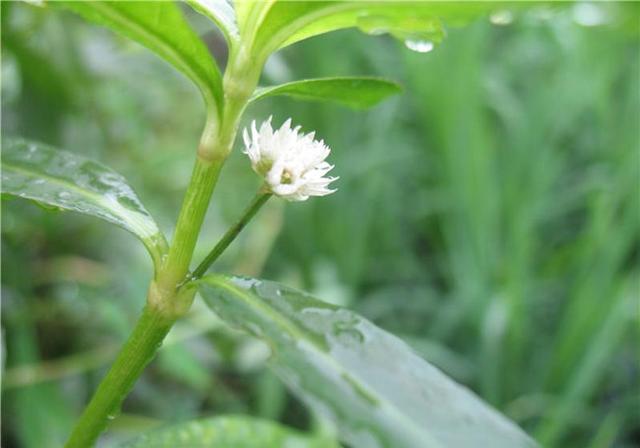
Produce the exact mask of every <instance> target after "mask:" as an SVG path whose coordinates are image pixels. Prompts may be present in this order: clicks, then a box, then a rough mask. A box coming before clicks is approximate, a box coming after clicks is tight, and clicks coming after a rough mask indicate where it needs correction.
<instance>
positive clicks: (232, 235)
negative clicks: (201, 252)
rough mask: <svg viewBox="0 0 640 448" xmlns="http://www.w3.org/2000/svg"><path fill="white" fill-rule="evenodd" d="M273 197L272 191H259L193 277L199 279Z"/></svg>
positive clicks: (194, 272)
mask: <svg viewBox="0 0 640 448" xmlns="http://www.w3.org/2000/svg"><path fill="white" fill-rule="evenodd" d="M270 197H271V193H265V192H264V191H262V189H261V191H259V192H258V193H257V194H256V195H255V197H254V198H253V200H252V201H251V203H250V204H249V206H247V208H246V209H245V211H244V213H243V214H242V217H241V218H240V219H239V220H238V221H236V223H235V224H234V225H233V226H231V227H230V228H229V230H227V232H226V233H225V234H224V235H223V236H222V238H221V239H220V241H218V243H217V244H216V245H215V247H214V248H213V249H212V250H211V252H209V254H208V255H207V256H206V257H205V258H204V260H202V262H201V263H200V264H199V265H198V267H197V268H196V269H195V270H194V271H193V273H192V274H191V279H193V280H197V279H199V278H200V277H202V276H203V275H204V274H205V273H206V272H207V269H209V267H210V266H211V265H212V264H213V263H214V262H215V261H216V260H217V259H218V257H220V255H222V253H223V252H224V251H225V249H226V248H227V247H229V244H231V243H232V242H233V240H235V239H236V237H237V236H238V234H239V233H240V232H241V231H242V229H244V227H245V226H246V225H247V223H248V222H249V221H251V219H252V218H253V217H254V216H255V214H256V213H257V212H258V210H260V208H261V207H262V206H263V205H264V204H265V203H266V202H267V201H268V200H269V198H270Z"/></svg>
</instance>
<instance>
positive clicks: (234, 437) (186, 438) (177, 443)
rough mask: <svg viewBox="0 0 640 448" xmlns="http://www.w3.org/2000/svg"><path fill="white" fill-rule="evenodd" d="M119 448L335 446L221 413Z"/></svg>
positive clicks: (270, 424) (283, 428) (158, 431)
mask: <svg viewBox="0 0 640 448" xmlns="http://www.w3.org/2000/svg"><path fill="white" fill-rule="evenodd" d="M120 446H121V447H122V448H147V447H154V448H193V447H198V448H208V447H211V448H217V447H228V448H231V447H233V448H254V447H257V446H259V447H263V448H282V447H296V448H332V447H334V448H337V446H338V445H337V444H336V443H335V442H332V441H330V440H327V439H326V438H324V437H323V438H319V437H312V436H309V435H306V434H303V433H302V432H300V431H296V430H294V429H291V428H287V427H286V426H283V425H280V424H278V423H275V422H271V421H268V420H262V419H258V418H252V417H246V416H222V417H215V418H210V419H204V420H196V421H191V422H186V423H181V424H177V425H172V426H169V427H166V428H160V429H156V430H153V431H149V432H148V433H147V434H143V435H142V436H140V437H137V438H135V439H134V440H132V441H130V442H127V443H124V444H122V445H120Z"/></svg>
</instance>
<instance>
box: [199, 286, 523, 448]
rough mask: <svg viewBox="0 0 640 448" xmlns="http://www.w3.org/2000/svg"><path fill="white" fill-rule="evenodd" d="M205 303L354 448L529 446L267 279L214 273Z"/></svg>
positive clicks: (384, 344) (373, 341) (389, 342)
mask: <svg viewBox="0 0 640 448" xmlns="http://www.w3.org/2000/svg"><path fill="white" fill-rule="evenodd" d="M199 283H200V290H201V293H202V295H203V297H204V299H205V301H206V303H207V304H208V305H209V306H210V307H211V308H212V309H213V310H214V311H215V312H216V313H217V314H218V315H219V316H220V317H221V318H223V319H224V320H226V321H227V322H228V323H230V324H232V325H235V326H237V327H240V328H242V329H244V330H246V331H248V332H250V333H252V334H253V335H255V336H257V337H259V338H261V339H263V340H265V341H266V342H267V343H268V344H269V345H270V346H271V348H272V351H273V357H272V359H271V363H272V366H273V367H274V369H275V370H276V372H277V373H278V374H279V375H280V377H281V378H282V379H283V380H284V381H285V382H286V383H287V384H288V385H289V386H290V388H291V389H292V390H293V391H294V393H297V394H298V395H299V396H300V397H301V398H302V399H303V400H305V402H306V403H307V404H308V405H310V406H311V407H312V408H314V409H315V410H317V411H318V412H320V413H322V414H324V415H326V416H327V417H328V418H330V419H332V420H333V421H334V422H335V423H336V424H337V425H338V427H339V429H340V431H341V436H342V439H343V440H344V441H345V442H346V443H348V444H350V445H351V446H354V447H367V448H368V447H378V446H384V447H394V448H401V447H442V448H445V447H446V448H455V447H475V446H478V447H480V446H482V447H485V446H486V447H492V448H502V447H503V448H518V447H534V446H536V445H535V443H534V442H533V441H532V440H531V439H530V438H529V437H528V436H527V435H526V434H525V433H524V432H522V431H521V430H520V429H519V428H518V427H517V426H516V425H514V424H513V423H511V422H510V421H509V420H507V419H506V418H505V417H503V416H502V415H500V414H499V413H498V412H496V411H495V410H494V409H492V408H491V407H490V406H488V405H487V404H484V403H483V402H482V401H481V400H480V399H479V398H477V397H476V396H475V395H474V394H473V393H471V392H470V391H469V390H467V389H466V388H464V387H462V386H460V385H458V384H457V383H455V382H454V381H452V380H451V379H449V378H448V377H447V376H445V375H444V374H443V373H442V372H440V371H439V370H438V369H436V368H435V367H433V366H432V365H430V364H429V363H428V362H426V361H425V360H423V359H422V358H420V357H419V356H417V355H416V354H415V352H413V351H412V350H411V349H410V348H409V347H408V346H407V345H406V344H405V343H404V342H403V341H401V340H400V339H398V338H397V337H395V336H393V335H391V334H389V333H387V332H385V331H383V330H381V329H380V328H377V327H376V326H375V325H373V324H372V323H370V322H369V321H367V320H366V319H364V318H362V317H360V316H358V315H357V314H355V313H353V312H351V311H348V310H346V309H343V308H339V307H336V306H333V305H329V304H327V303H324V302H321V301H319V300H317V299H315V298H313V297H311V296H310V295H308V294H305V293H303V292H300V291H297V290H295V289H292V288H288V287H284V286H282V285H279V284H277V283H274V282H267V281H260V280H253V279H242V278H236V277H234V278H230V277H225V276H219V275H211V276H207V277H205V278H203V279H202V280H200V282H199Z"/></svg>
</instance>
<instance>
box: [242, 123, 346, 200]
mask: <svg viewBox="0 0 640 448" xmlns="http://www.w3.org/2000/svg"><path fill="white" fill-rule="evenodd" d="M299 130H300V126H296V127H295V128H293V129H291V119H288V120H287V121H285V122H284V123H283V125H282V126H280V129H277V130H273V128H272V127H271V117H269V119H268V120H267V121H265V122H264V123H262V125H260V130H258V129H257V128H256V122H255V121H254V122H253V123H251V133H249V131H248V130H247V129H245V130H244V133H243V137H244V144H245V149H244V153H245V154H247V155H248V156H249V159H250V160H251V167H252V168H253V170H254V171H255V172H256V173H258V174H259V175H261V176H263V177H264V179H265V183H266V185H267V188H268V189H269V191H270V192H271V193H273V194H275V195H277V196H281V197H283V198H284V199H286V200H288V201H306V200H307V199H308V198H309V196H325V195H327V194H331V193H333V192H334V191H336V190H331V189H330V188H328V187H329V184H330V183H331V182H333V181H334V180H336V179H338V178H337V177H325V175H326V174H327V173H328V172H329V171H331V170H332V169H333V165H329V164H328V163H327V162H326V161H325V159H326V158H327V156H328V155H329V154H330V153H331V150H330V149H329V148H328V147H327V145H325V144H324V142H323V141H322V140H319V141H318V140H314V138H313V137H314V136H315V133H314V132H311V133H309V134H302V133H300V132H299Z"/></svg>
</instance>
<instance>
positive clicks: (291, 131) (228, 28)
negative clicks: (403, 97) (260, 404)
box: [2, 0, 535, 448]
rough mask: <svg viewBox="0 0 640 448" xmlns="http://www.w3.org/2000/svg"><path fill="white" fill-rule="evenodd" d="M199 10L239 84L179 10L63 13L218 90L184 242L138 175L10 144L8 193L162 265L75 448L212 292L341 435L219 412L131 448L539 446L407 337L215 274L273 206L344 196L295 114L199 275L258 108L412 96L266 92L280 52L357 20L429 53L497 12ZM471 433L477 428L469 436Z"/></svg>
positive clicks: (118, 5)
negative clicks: (161, 446) (98, 227)
mask: <svg viewBox="0 0 640 448" xmlns="http://www.w3.org/2000/svg"><path fill="white" fill-rule="evenodd" d="M188 3H189V4H190V5H191V6H193V8H194V9H195V10H196V11H198V12H200V13H202V14H204V15H205V16H206V17H208V18H209V19H211V20H212V21H213V22H214V23H215V24H216V25H217V26H218V27H219V29H220V30H221V32H222V33H223V35H224V37H225V39H226V41H227V45H228V49H229V58H228V61H227V64H226V68H225V71H224V75H223V74H221V73H220V70H219V68H218V64H217V62H216V61H215V60H214V59H213V58H212V57H211V56H210V54H209V52H208V50H207V48H206V47H205V46H204V44H203V43H202V42H201V41H200V39H199V37H198V36H197V35H196V34H195V32H194V31H193V30H192V29H191V28H190V26H189V25H188V23H187V22H186V21H185V20H184V18H183V16H182V13H181V11H180V9H179V8H178V6H177V5H176V4H174V3H173V2H166V1H162V2H101V1H91V2H54V3H52V4H51V6H52V7H61V8H66V9H69V10H71V11H73V12H75V13H77V14H79V15H81V16H82V17H84V18H85V19H87V20H89V21H91V22H95V23H97V24H100V25H103V26H106V27H108V28H111V29H113V30H114V31H116V32H118V33H120V34H122V35H124V36H126V37H128V38H130V39H133V40H135V41H137V42H139V43H141V44H142V45H144V46H146V47H148V48H149V49H150V50H152V51H154V52H155V53H157V54H158V55H159V56H160V57H162V58H164V59H165V60H166V61H167V62H169V63H170V64H172V65H173V66H174V67H175V68H176V69H178V70H179V71H181V72H182V73H183V74H185V75H186V76H187V77H189V78H190V79H191V80H192V81H193V82H194V83H195V85H196V86H197V87H198V88H199V90H200V92H201V94H202V98H203V101H204V105H205V110H206V121H205V125H204V129H203V132H202V136H201V138H200V143H199V146H198V148H197V154H196V155H195V163H194V169H193V172H192V177H191V181H190V184H189V187H188V189H187V191H186V193H185V198H184V203H183V206H182V208H181V211H180V214H179V218H178V221H177V223H176V226H175V231H174V234H173V238H172V241H171V243H170V244H169V242H168V241H167V239H166V238H165V236H164V234H163V232H162V231H161V230H160V228H159V226H158V225H157V224H156V222H155V221H154V219H153V218H152V217H151V215H150V213H149V212H148V211H147V210H146V209H145V208H144V206H143V205H142V202H141V201H140V200H139V199H138V198H137V196H136V195H135V193H134V192H133V190H132V189H131V188H130V187H129V186H128V185H127V183H126V180H125V179H124V178H123V177H122V176H120V175H119V174H117V173H115V172H114V171H113V170H111V169H110V168H108V167H106V166H104V165H102V164H100V163H97V162H93V161H91V160H88V159H85V158H82V157H79V156H76V155H73V154H70V153H67V152H64V151H59V150H56V149H54V148H51V147H49V146H47V145H44V144H41V143H37V142H32V141H27V140H24V139H18V138H14V139H9V140H7V141H6V142H5V143H4V145H3V173H2V176H3V178H2V180H3V192H4V193H6V194H9V195H13V196H18V197H23V198H27V199H31V200H34V201H37V202H40V203H43V204H47V205H50V206H54V207H57V208H61V209H66V210H72V211H76V212H80V213H84V214H88V215H92V216H96V217H99V218H102V219H104V220H106V221H109V222H111V223H114V224H116V225H119V226H121V227H124V228H125V229H127V230H129V231H130V232H132V233H133V234H135V235H136V236H137V237H138V238H139V239H140V240H141V241H142V242H143V244H144V245H145V247H146V248H147V250H148V252H149V254H150V256H151V260H152V263H153V266H154V274H153V278H152V279H150V282H149V289H148V294H147V299H146V305H145V307H144V310H143V311H142V314H141V316H140V318H139V319H138V321H137V323H136V326H135V328H134V329H133V331H132V332H131V335H130V336H129V339H128V340H127V342H126V343H125V344H124V346H123V347H122V349H121V351H120V353H119V355H118V356H117V358H116V360H115V361H114V363H113V365H112V367H111V369H110V370H109V371H108V373H107V374H106V376H105V377H104V379H103V380H102V382H101V383H100V385H99V387H98V388H97V390H96V391H95V393H94V395H93V398H92V399H91V401H90V402H89V403H88V405H87V407H86V408H85V409H84V411H83V413H82V415H81V416H80V418H79V420H78V422H77V424H76V426H75V428H74V429H73V431H72V434H71V435H70V438H69V440H68V442H67V444H66V446H67V447H69V448H71V447H87V446H91V445H93V444H94V443H95V442H96V440H97V439H98V437H99V435H100V434H101V432H102V431H103V430H104V429H105V428H106V427H107V425H108V422H109V420H110V419H112V418H113V417H114V416H115V415H116V414H117V413H118V412H119V410H120V407H121V405H122V402H123V400H124V398H125V396H126V395H127V394H128V392H129V391H130V390H131V388H132V387H133V385H134V384H135V382H136V380H137V379H138V378H139V376H140V375H141V374H142V372H143V370H144V368H145V366H146V365H147V364H148V362H149V361H150V360H151V359H153V357H154V355H155V353H156V351H157V349H158V347H159V345H160V344H161V343H162V341H163V340H164V338H165V337H166V335H167V334H168V332H169V331H170V329H171V328H172V326H173V325H174V324H175V322H176V321H177V320H178V319H180V318H181V317H183V316H184V315H185V314H186V313H187V312H188V310H189V309H190V307H191V305H192V302H193V300H194V297H195V294H196V293H199V294H201V295H202V297H203V299H204V301H205V302H206V303H207V305H208V306H209V307H210V308H211V309H212V310H213V311H214V312H215V313H216V314H217V315H218V316H220V317H221V318H222V319H223V320H224V321H225V322H226V323H228V324H229V325H232V326H235V327H238V328H240V329H241V330H244V331H246V332H248V333H251V334H253V335H255V336H256V337H258V338H260V339H262V340H264V341H266V342H268V343H269V345H270V346H271V348H272V349H273V359H272V363H271V365H272V367H273V368H274V370H275V371H276V373H278V375H279V376H280V377H281V378H282V380H283V381H284V382H285V383H286V384H287V385H288V386H289V387H290V388H291V390H292V391H293V392H294V393H296V394H297V395H298V396H299V397H300V398H301V399H302V400H303V401H304V402H305V403H306V404H307V405H308V406H309V408H310V409H311V410H312V411H313V412H314V413H315V414H317V415H318V418H319V419H321V420H322V421H325V422H329V423H330V425H331V428H334V430H331V431H329V433H328V434H324V433H323V434H320V435H302V434H298V433H297V432H295V431H294V430H292V429H290V428H285V427H281V426H278V425H276V424H275V423H272V422H264V421H258V420H256V419H250V418H244V419H237V418H235V419H234V418H232V417H218V418H215V419H211V420H206V421H204V422H195V423H193V422H192V423H188V424H186V425H183V426H178V427H176V428H169V429H166V430H161V431H159V432H157V433H154V434H148V435H144V436H142V438H140V439H139V440H138V441H134V442H132V443H133V445H131V446H158V443H159V442H158V441H167V440H169V441H175V443H173V444H172V445H171V446H185V447H192V446H200V445H199V444H200V443H201V442H202V441H203V440H204V439H203V438H204V435H203V434H206V433H207V431H209V432H210V433H211V434H214V433H215V434H221V433H224V437H241V436H239V435H238V434H243V432H242V431H238V430H237V429H238V428H241V429H243V430H246V429H247V428H250V429H251V430H252V431H255V432H259V431H266V432H268V433H269V434H270V435H272V436H273V437H276V436H277V437H280V438H279V439H277V440H285V439H287V438H292V439H295V440H297V441H298V442H299V444H300V445H301V446H323V447H324V446H338V445H337V444H338V440H340V441H343V442H345V443H347V444H349V445H350V446H354V447H372V446H373V447H376V446H390V447H391V446H393V447H419V446H434V447H435V446H451V447H462V446H493V447H528V446H535V444H534V443H533V442H532V441H531V440H530V439H529V438H528V437H527V436H526V435H525V434H524V433H523V432H522V431H521V430H520V429H519V428H517V427H516V426H515V425H514V424H513V423H511V422H510V421H508V420H507V419H506V418H505V417H503V416H501V415H499V414H498V413H497V412H495V411H494V410H493V409H491V408H490V407H489V406H488V405H486V404H485V403H483V402H481V401H480V400H479V399H478V398H476V397H475V396H474V395H473V394H472V393H471V392H469V391H468V390H466V389H464V388H463V387H461V386H459V385H458V384H456V383H455V382H453V381H452V380H450V379H449V378H448V377H446V376H445V375H444V374H442V373H441V372H440V371H439V370H437V369H435V368H434V367H432V366H431V365H430V364H429V363H428V362H427V361H425V360H423V359H422V358H420V357H419V356H417V355H416V354H415V353H414V352H413V351H412V350H411V349H410V348H409V347H408V346H407V345H406V344H405V343H404V342H402V341H400V340H399V339H398V338H396V337H394V336H393V335H390V334H389V333H387V332H385V331H383V330H381V329H379V328H377V327H376V326H374V325H373V324H371V323H370V322H368V321H367V320H366V319H364V318H362V317H360V316H358V315H357V314H355V313H353V312H351V311H349V310H346V309H343V308H339V307H336V306H333V305H330V304H328V303H325V302H322V301H320V300H318V299H315V298H313V297H311V296H310V295H308V294H306V293H304V292H301V291H297V290H294V289H292V288H289V287H286V286H284V285H280V284H277V283H274V282H270V281H264V280H257V279H249V278H238V277H232V276H228V275H224V274H222V273H212V274H207V272H208V271H209V269H210V268H211V266H212V265H213V264H214V263H215V261H216V260H217V259H218V258H219V256H220V255H221V254H222V253H223V252H224V251H225V250H226V248H227V247H228V246H229V245H230V244H231V243H232V242H233V240H234V239H235V238H236V237H237V235H238V234H239V233H240V232H241V231H242V229H243V228H244V227H245V226H246V225H247V224H248V223H249V222H250V220H251V219H252V217H253V216H255V214H256V213H257V212H258V210H259V209H260V207H262V206H263V205H264V204H265V203H266V202H267V200H268V199H269V198H270V197H271V196H279V197H281V198H283V199H285V200H287V201H292V202H299V201H306V200H307V199H309V198H311V197H313V196H326V195H329V194H331V193H334V192H335V191H336V190H335V189H333V188H332V185H331V184H332V183H333V182H334V181H336V180H337V179H338V178H337V177H331V176H329V175H328V174H329V172H330V171H331V170H332V169H333V168H334V167H333V165H331V164H330V163H329V162H328V161H327V157H328V156H329V155H330V152H331V151H330V149H329V147H328V146H327V145H326V144H325V143H324V142H323V141H322V140H316V139H315V134H314V133H313V132H311V133H307V134H304V133H301V132H300V129H301V128H300V126H296V127H293V128H292V120H291V119H289V120H286V121H285V122H284V123H283V124H282V125H281V126H280V127H279V128H278V129H276V130H274V129H273V127H272V124H271V118H269V119H267V120H266V121H264V122H263V123H262V124H261V125H260V126H259V127H258V126H257V125H256V123H255V122H253V123H252V124H251V126H250V128H249V129H245V130H244V132H243V140H244V145H245V148H244V152H245V154H246V155H247V156H248V158H249V160H250V163H251V167H252V169H253V170H254V171H255V172H256V173H257V174H258V175H260V176H262V177H263V179H264V182H263V185H262V186H261V188H260V189H259V191H258V192H257V193H256V196H255V198H254V200H253V201H252V202H251V203H250V204H249V206H248V207H247V209H246V211H245V212H244V213H243V214H242V216H241V217H240V218H239V219H238V221H237V222H236V223H235V224H234V225H232V226H231V227H230V228H229V229H228V230H227V232H226V233H225V234H224V235H223V236H222V238H221V239H220V240H219V242H218V243H217V244H216V245H215V246H214V247H213V249H212V250H211V251H210V252H209V254H208V255H207V256H206V257H205V258H204V259H203V260H202V261H201V262H200V263H199V264H197V265H196V267H195V268H193V269H191V266H192V261H193V260H192V258H193V254H194V249H195V246H196V242H197V239H198V235H199V232H200V230H201V226H202V223H203V219H204V215H205V213H206V211H207V208H208V205H209V202H210V200H211V198H212V195H213V193H214V190H215V186H216V183H217V180H218V177H219V173H220V171H221V169H222V167H223V165H224V163H225V161H226V160H227V158H228V156H229V154H230V152H231V151H232V148H233V146H234V142H235V140H236V134H237V131H238V128H239V127H240V122H241V119H242V116H243V114H244V112H245V109H246V106H247V105H248V104H249V103H250V102H253V101H258V100H262V99H265V98H268V97H271V96H275V95H289V96H293V97H297V98H302V99H311V100H322V101H333V102H337V103H340V104H343V105H347V106H350V107H354V108H365V107H370V106H373V105H375V104H377V103H378V102H380V101H381V100H383V99H385V98H386V97H388V96H390V95H392V94H396V93H398V92H399V91H400V88H399V86H398V85H397V84H396V83H394V82H391V81H387V80H383V79H379V78H373V77H355V76H352V77H342V78H320V79H311V80H300V81H294V82H291V83H287V84H282V85H279V86H270V87H262V88H259V87H258V80H259V78H260V73H261V71H262V67H263V66H264V63H265V62H266V60H267V58H268V57H269V56H270V55H271V54H272V53H274V52H275V51H277V50H279V49H280V48H283V47H285V46H287V45H290V44H293V43H295V42H297V41H300V40H302V39H306V38H308V37H312V36H315V35H319V34H323V33H326V32H329V31H333V30H337V29H341V28H347V27H353V26H357V27H359V28H361V29H362V30H364V31H366V32H368V33H371V34H380V33H385V32H386V33H389V34H391V35H393V36H395V37H397V38H400V39H402V40H403V41H405V43H406V45H407V47H408V48H411V49H414V50H416V51H420V52H424V51H429V50H431V49H432V48H433V47H434V45H435V44H437V43H438V42H439V41H440V40H441V39H442V38H443V36H444V25H443V23H445V22H446V21H448V20H452V21H455V23H461V22H463V21H464V20H469V19H470V18H471V17H473V16H475V15H478V14H484V13H487V12H489V11H490V10H491V9H492V8H493V7H494V6H495V5H492V4H491V3H490V2H486V4H483V5H481V6H474V7H469V6H461V5H457V4H447V3H429V2H424V3H404V2H371V3H369V2H358V1H353V2H351V1H347V2H314V1H311V2H290V3H288V2H281V1H268V2H266V1H265V2H262V1H255V2H253V1H246V2H245V1H239V2H236V3H235V4H234V5H233V6H232V5H231V4H229V3H227V2H226V1H223V0H218V1H205V0H191V1H189V2H188ZM469 414H471V415H472V418H470V417H469ZM229 422H231V425H230V424H229ZM461 422H464V423H461ZM461 424H464V425H465V429H464V431H460V430H459V429H460V425H461ZM230 427H231V428H235V432H234V431H232V430H230V429H229V428H230ZM258 430H259V431H258ZM244 432H245V433H246V432H247V431H244ZM212 437H213V436H212ZM215 437H218V436H215ZM220 437H222V436H220ZM212 440H214V439H212ZM215 440H222V439H215ZM215 440H214V441H213V442H212V443H215ZM225 440H228V439H225ZM244 442H246V440H245V441H244ZM255 443H260V440H258V441H257V442H255ZM283 445H284V443H283V444H282V445H274V446H283Z"/></svg>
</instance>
